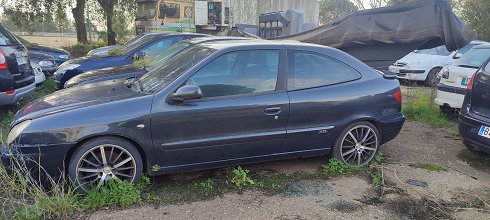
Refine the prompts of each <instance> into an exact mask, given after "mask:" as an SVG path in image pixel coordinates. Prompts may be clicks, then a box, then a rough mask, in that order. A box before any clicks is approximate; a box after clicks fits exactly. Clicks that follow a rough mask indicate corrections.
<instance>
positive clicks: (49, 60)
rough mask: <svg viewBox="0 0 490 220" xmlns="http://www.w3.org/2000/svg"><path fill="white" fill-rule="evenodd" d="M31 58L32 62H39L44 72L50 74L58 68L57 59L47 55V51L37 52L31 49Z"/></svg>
mask: <svg viewBox="0 0 490 220" xmlns="http://www.w3.org/2000/svg"><path fill="white" fill-rule="evenodd" d="M28 54H29V59H30V60H31V62H34V63H37V64H38V65H39V67H41V70H42V71H43V73H44V74H46V75H49V74H51V73H54V71H56V69H57V68H58V64H56V60H55V59H54V57H53V56H51V55H47V54H45V53H37V52H33V51H29V52H28Z"/></svg>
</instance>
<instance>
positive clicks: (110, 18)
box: [97, 0, 135, 45]
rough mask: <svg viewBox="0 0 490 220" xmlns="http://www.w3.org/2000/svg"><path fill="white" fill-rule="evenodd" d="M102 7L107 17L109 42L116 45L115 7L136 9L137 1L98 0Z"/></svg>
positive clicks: (124, 9) (123, 9)
mask: <svg viewBox="0 0 490 220" xmlns="http://www.w3.org/2000/svg"><path fill="white" fill-rule="evenodd" d="M97 2H98V3H99V5H100V7H101V8H102V12H103V14H104V17H105V22H106V28H107V30H106V31H107V44H109V45H114V44H116V36H117V35H116V32H115V31H114V22H115V21H114V19H115V18H114V14H115V11H114V9H115V8H118V9H120V10H122V11H126V10H134V8H135V1H134V0H97Z"/></svg>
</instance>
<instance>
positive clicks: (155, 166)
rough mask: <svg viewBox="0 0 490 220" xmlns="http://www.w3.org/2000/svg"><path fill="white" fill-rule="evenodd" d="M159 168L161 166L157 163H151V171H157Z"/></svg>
mask: <svg viewBox="0 0 490 220" xmlns="http://www.w3.org/2000/svg"><path fill="white" fill-rule="evenodd" d="M160 169H161V167H160V166H159V165H153V166H152V167H151V171H153V172H157V171H159V170H160Z"/></svg>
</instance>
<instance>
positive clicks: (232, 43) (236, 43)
mask: <svg viewBox="0 0 490 220" xmlns="http://www.w3.org/2000/svg"><path fill="white" fill-rule="evenodd" d="M202 45H203V46H206V47H209V48H213V49H217V50H221V49H226V48H234V47H245V46H270V45H282V46H309V47H322V48H329V47H326V46H322V45H318V44H309V43H303V42H299V41H295V40H262V39H250V40H246V41H244V40H229V41H211V42H206V43H203V44H202Z"/></svg>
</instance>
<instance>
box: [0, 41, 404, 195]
mask: <svg viewBox="0 0 490 220" xmlns="http://www.w3.org/2000/svg"><path fill="white" fill-rule="evenodd" d="M404 121H405V118H404V116H403V114H402V112H401V92H400V84H399V82H398V80H396V77H394V76H390V75H384V74H382V73H381V72H378V71H376V70H374V69H372V68H370V67H369V66H367V65H366V64H364V63H362V62H361V61H359V60H357V59H355V58H354V57H352V56H350V55H348V54H346V53H345V52H342V51H340V50H337V49H333V48H329V47H324V46H319V45H314V44H306V43H293V42H282V41H264V40H257V41H252V40H251V41H226V42H219V41H218V42H209V43H205V44H198V45H195V46H192V47H191V48H188V49H186V51H185V52H184V53H179V54H177V55H176V56H174V57H172V58H170V59H169V60H168V61H167V62H166V63H165V64H164V65H162V66H160V67H158V68H157V69H155V70H154V71H152V72H149V73H147V74H145V75H143V76H142V77H140V78H139V79H138V80H135V81H132V82H128V80H123V79H122V80H115V81H104V82H99V83H93V84H88V85H85V86H78V87H73V88H70V89H65V90H62V91H58V92H56V93H53V94H51V95H48V96H45V97H43V98H41V99H38V100H37V101H35V102H32V103H30V104H28V105H26V106H25V107H24V108H22V109H21V110H20V111H19V112H18V113H17V114H16V116H15V118H14V121H13V123H12V125H13V126H12V127H11V129H10V132H9V136H8V140H7V142H8V145H9V146H10V147H11V148H10V149H16V150H15V152H17V153H15V154H7V153H3V156H2V161H3V162H4V163H6V164H7V166H8V161H9V157H10V156H12V155H16V156H22V155H25V156H29V157H33V158H35V159H36V161H38V162H39V164H40V165H42V166H43V168H44V169H45V170H46V171H47V172H48V173H49V174H51V175H56V174H58V175H59V171H60V170H63V167H66V168H67V172H68V176H69V177H70V178H71V179H72V180H73V181H74V182H75V183H76V184H77V185H79V186H80V187H82V189H85V190H87V189H89V188H91V187H92V186H96V185H99V186H100V185H103V184H105V182H106V181H107V180H109V179H111V178H115V177H117V178H119V179H121V180H127V181H129V182H138V181H139V180H140V178H141V175H142V174H143V172H148V174H149V175H159V174H166V173H173V172H180V171H186V170H200V169H208V168H214V167H223V166H230V165H235V164H241V163H252V162H259V161H268V160H278V159H285V158H296V157H308V156H316V155H325V154H329V153H330V154H332V155H333V156H334V157H335V158H337V159H338V160H340V161H342V162H343V163H349V164H356V165H365V164H368V163H369V162H371V161H372V159H373V158H374V156H375V154H376V153H377V152H378V151H379V148H380V146H381V145H382V144H384V143H386V142H388V141H390V140H392V139H393V138H395V137H396V136H397V135H398V133H399V131H400V129H401V128H402V126H403V123H404ZM3 149H4V151H5V148H3ZM39 152H42V154H40V153H39ZM151 167H158V169H151ZM33 170H38V169H33Z"/></svg>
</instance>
